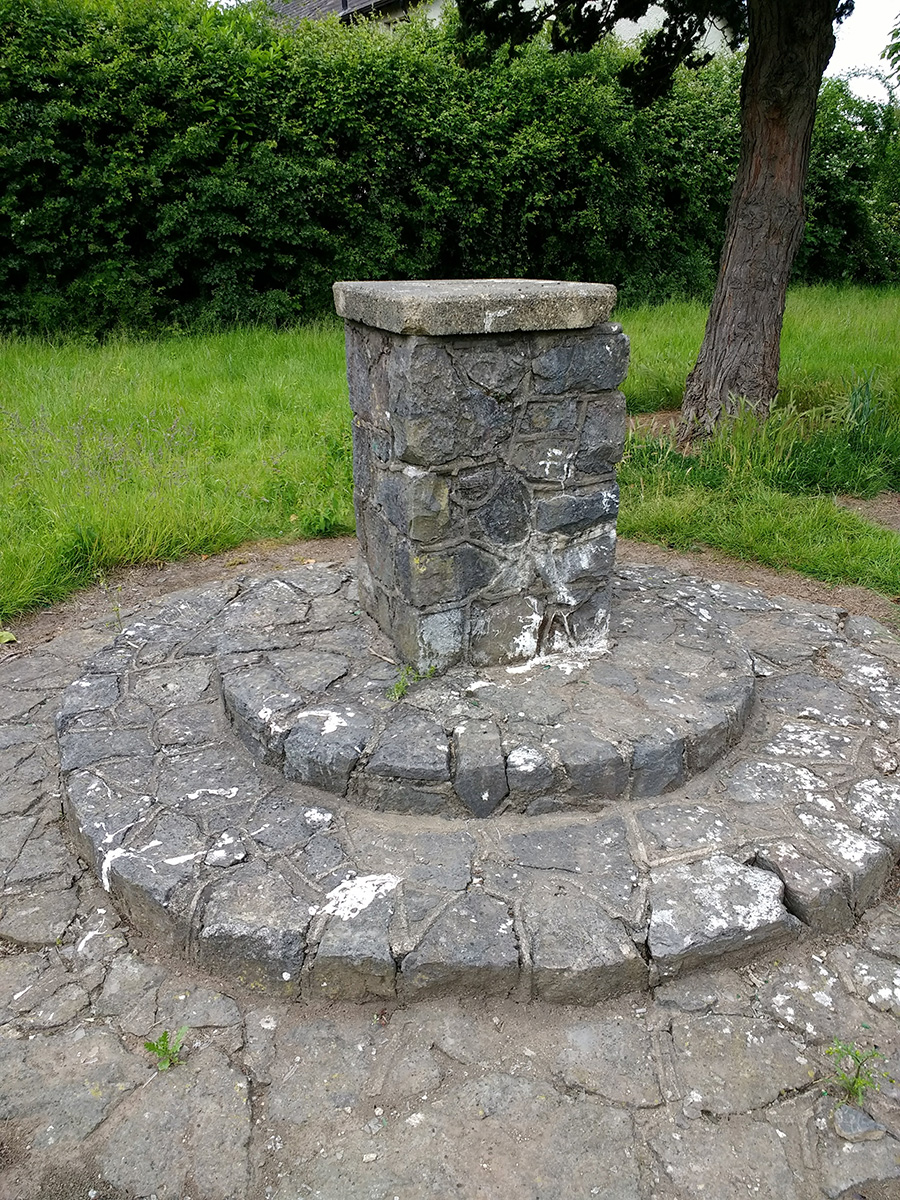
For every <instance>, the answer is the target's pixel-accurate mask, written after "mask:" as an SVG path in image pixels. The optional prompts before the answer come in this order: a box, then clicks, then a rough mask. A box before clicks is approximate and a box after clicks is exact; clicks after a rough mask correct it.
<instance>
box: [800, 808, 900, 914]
mask: <svg viewBox="0 0 900 1200" xmlns="http://www.w3.org/2000/svg"><path fill="white" fill-rule="evenodd" d="M795 812H796V813H797V817H798V819H799V821H800V824H801V825H802V827H803V828H804V829H805V830H806V832H807V834H808V836H809V837H810V838H811V839H812V840H813V842H814V843H815V844H816V846H817V847H818V849H819V850H820V851H821V852H822V853H823V854H825V855H827V856H828V857H830V858H831V859H832V860H833V861H834V862H835V863H840V865H841V868H842V870H843V871H844V874H845V875H846V876H847V878H848V879H849V880H850V895H851V898H852V901H853V907H854V908H855V909H856V911H857V912H858V913H861V912H862V911H863V909H864V908H867V907H868V906H869V905H870V904H871V903H872V901H873V900H874V899H875V897H876V896H877V895H878V893H879V892H880V891H881V889H882V888H883V887H884V885H885V883H886V882H887V878H888V875H890V873H891V868H892V867H893V865H894V855H893V853H892V852H891V851H890V850H889V849H888V848H887V846H884V845H882V843H881V842H876V841H874V840H873V839H872V838H870V837H867V836H866V834H864V833H859V832H858V831H857V830H855V829H851V828H850V826H849V825H845V824H844V822H843V821H836V820H834V819H833V818H832V817H826V816H822V815H821V814H820V813H817V812H814V811H811V810H810V809H809V808H807V807H806V806H804V805H798V806H797V808H796V809H795Z"/></svg>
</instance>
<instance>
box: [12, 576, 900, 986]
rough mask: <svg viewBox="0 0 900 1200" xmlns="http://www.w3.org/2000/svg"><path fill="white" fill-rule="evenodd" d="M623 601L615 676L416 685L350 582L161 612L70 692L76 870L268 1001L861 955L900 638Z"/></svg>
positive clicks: (492, 674)
mask: <svg viewBox="0 0 900 1200" xmlns="http://www.w3.org/2000/svg"><path fill="white" fill-rule="evenodd" d="M614 595H615V597H616V599H615V604H614V607H613V611H612V631H613V641H612V644H611V645H610V647H609V648H608V649H607V651H606V652H605V653H602V654H599V653H597V652H596V651H590V652H587V651H586V652H584V653H583V654H582V656H581V657H580V658H578V657H577V656H575V655H574V654H572V653H569V654H566V655H555V656H550V657H548V658H546V659H542V660H537V661H535V662H534V663H532V664H526V665H525V666H524V667H523V666H515V667H513V668H491V669H487V670H482V671H477V672H476V671H474V670H473V669H469V668H466V669H462V668H454V669H452V670H450V671H448V672H446V673H445V674H443V675H441V676H439V677H438V676H435V677H433V678H424V679H420V678H416V677H414V676H413V677H411V676H410V673H409V672H408V671H407V672H404V671H403V668H402V664H397V663H391V662H390V661H388V659H389V655H388V653H387V651H386V646H385V644H384V641H383V638H382V637H381V635H380V634H379V633H378V631H377V630H376V628H375V626H374V625H373V623H372V622H370V621H369V620H368V619H367V618H366V617H364V616H362V615H361V614H359V613H358V612H357V611H356V610H355V609H354V608H353V604H354V597H355V581H354V577H353V573H352V570H351V569H350V568H337V569H330V568H327V567H323V566H322V565H320V564H316V565H314V566H312V567H309V568H300V569H298V570H295V571H292V572H286V573H284V574H283V575H281V576H278V577H273V578H269V579H250V580H246V581H244V582H242V583H237V584H234V585H232V586H231V587H229V588H228V589H223V588H222V587H221V586H219V585H216V586H213V587H210V588H205V589H198V590H197V591H195V592H188V593H181V594H179V595H177V596H176V597H174V598H169V599H164V600H163V601H161V602H159V603H157V604H155V605H151V606H150V607H149V608H148V609H147V610H145V611H143V612H141V613H139V614H138V615H137V616H136V617H135V618H133V619H132V620H131V621H130V622H129V624H128V626H127V628H126V629H125V630H124V631H123V632H122V633H121V634H119V636H118V637H117V638H116V639H115V640H114V641H113V642H112V643H111V644H110V645H109V646H106V647H104V648H103V649H101V650H100V651H99V653H97V654H95V656H94V657H93V659H92V660H91V662H90V663H89V664H88V667H87V669H86V671H85V672H84V673H83V674H82V675H81V676H80V677H79V678H78V679H76V680H75V682H74V683H73V684H72V685H71V686H70V687H69V688H68V689H67V690H66V691H65V693H64V696H63V701H62V705H61V707H60V709H59V713H58V716H57V734H58V738H59V744H60V765H61V768H62V772H63V781H64V789H65V791H64V805H65V811H66V816H67V821H68V827H69V830H70V832H71V834H72V837H73V839H74V842H75V845H76V847H77V849H78V851H79V853H80V854H82V855H83V857H84V858H85V859H86V860H87V861H88V862H89V863H91V865H92V867H93V869H94V871H95V872H96V875H97V877H98V879H99V881H100V883H101V885H102V887H103V888H104V889H106V890H107V891H108V892H109V894H110V897H111V900H112V902H113V904H114V905H115V906H116V907H117V908H118V910H119V911H120V912H121V913H122V914H123V915H125V916H126V917H127V918H128V919H129V920H130V921H131V922H132V923H133V924H134V925H135V926H136V927H137V928H139V929H141V930H142V931H143V932H144V933H146V934H147V935H148V936H151V937H153V938H154V939H157V940H158V941H160V943H161V944H163V945H165V946H167V947H168V948H171V949H176V950H178V951H179V952H181V953H182V954H183V955H185V957H186V958H187V959H189V960H190V961H192V962H194V963H196V964H198V965H200V966H202V967H204V968H205V969H207V970H210V971H214V972H216V973H219V974H220V975H222V976H223V977H230V978H231V979H234V980H238V981H242V982H243V984H244V985H245V986H248V987H253V988H254V989H262V990H265V991H267V992H269V993H270V994H273V995H296V994H297V993H298V992H299V993H301V994H303V995H306V996H310V997H312V996H324V995H327V996H329V997H330V998H332V999H333V1000H349V999H355V1000H359V999H362V998H364V997H365V996H367V995H368V996H371V997H373V998H382V999H383V998H387V997H391V996H394V995H399V996H413V995H422V996H427V995H433V994H437V993H438V992H441V991H445V990H448V989H449V990H456V991H467V990H471V991H474V992H476V993H478V994H490V995H494V996H501V995H502V996H516V997H519V998H527V997H529V996H534V997H543V998H544V999H548V1000H549V999H554V1000H557V1001H562V1002H567V1003H584V1004H589V1003H593V1002H596V1001H598V1000H602V999H605V998H609V997H612V996H614V995H616V994H620V993H622V992H626V991H628V990H630V989H631V988H633V987H635V986H641V984H642V983H643V982H644V981H645V980H646V979H647V978H649V979H650V981H651V982H653V983H658V982H661V981H663V980H666V979H670V978H673V977H675V976H676V975H678V974H679V973H681V972H684V971H688V970H694V969H696V968H698V967H700V966H704V965H706V964H709V963H712V962H714V961H717V960H719V959H721V958H722V957H723V956H727V957H729V958H730V959H732V960H734V961H736V962H737V961H741V960H746V959H747V958H748V957H751V956H753V955H755V954H757V953H758V952H759V950H760V948H761V947H764V946H765V947H768V948H770V949H772V950H774V949H776V948H777V947H778V946H779V945H782V944H783V943H785V942H786V941H789V940H791V939H792V938H797V937H799V936H801V935H804V934H805V933H808V932H810V931H811V932H837V931H842V930H845V929H848V928H850V927H851V926H852V924H853V922H854V921H855V920H857V919H858V917H859V916H860V915H861V914H862V913H863V912H864V911H865V909H866V908H867V907H868V906H869V905H870V904H871V903H872V902H873V901H874V900H875V899H876V898H877V896H878V895H879V893H880V892H881V891H882V889H883V888H884V886H885V883H886V881H887V878H888V876H889V874H890V872H891V870H892V868H893V865H894V863H895V861H896V859H897V856H898V854H900V790H898V785H897V783H896V782H895V778H896V769H887V768H888V767H889V766H890V763H891V762H892V761H893V759H892V758H891V755H892V752H893V748H894V747H895V746H896V741H897V730H896V718H895V717H894V718H890V717H889V716H888V715H887V714H886V711H885V704H886V701H885V696H889V694H890V687H889V684H888V682H886V680H888V679H889V677H890V672H891V670H893V669H894V668H893V654H894V643H892V642H891V641H883V640H878V638H877V637H875V636H873V635H872V631H871V630H868V629H866V630H864V631H863V633H862V634H860V635H859V640H858V641H854V640H853V637H852V629H851V635H848V632H847V617H846V614H844V613H841V612H839V611H838V610H835V609H831V610H828V609H823V608H822V607H817V606H813V607H812V608H810V609H808V610H807V609H804V608H802V607H799V606H797V605H793V604H791V605H789V604H788V603H787V602H786V601H779V600H772V599H770V598H768V597H765V596H763V595H762V594H761V593H759V592H758V591H756V590H754V589H751V588H740V587H737V586H735V585H728V587H725V586H724V585H716V584H712V585H710V584H705V583H703V582H702V581H700V580H696V579H689V578H681V577H678V576H675V575H673V574H671V573H670V572H666V571H664V570H660V569H653V570H651V569H648V568H636V567H633V568H630V569H627V570H622V571H620V572H619V575H618V578H617V582H616V586H615V588H614ZM323 605H325V606H326V607H322V606H323ZM317 606H318V609H317ZM314 611H318V614H319V616H318V618H317V619H314V620H311V616H310V614H312V613H313V612H314ZM784 638H787V639H788V640H789V643H790V646H791V647H792V654H791V655H788V656H786V654H785V653H783V652H782V651H783V647H784V645H786V644H787V643H786V642H783V640H782V639H784ZM351 646H355V647H356V648H355V650H353V651H351V649H350V647H351ZM341 647H343V649H341ZM773 647H775V648H778V649H777V653H770V652H771V651H772V648H773ZM863 647H864V648H863ZM767 654H768V657H766V655H767ZM873 664H874V665H873ZM873 680H874V682H875V685H876V686H874V687H873V686H872V681H873ZM398 681H399V682H398ZM392 682H393V684H396V686H392ZM23 690H24V689H23ZM229 722H230V723H229ZM232 727H233V728H232ZM11 745H12V746H13V747H15V745H18V743H15V742H12V743H11ZM12 761H16V762H18V761H19V754H16V755H15V756H14V760H12ZM31 822H32V817H31V816H30V815H29V814H28V812H27V811H26V812H25V813H23V814H21V815H19V814H16V815H11V816H10V818H9V819H8V821H7V823H6V825H5V827H4V832H3V839H4V841H3V844H4V845H6V846H7V850H6V853H7V856H8V857H10V858H15V859H16V865H15V867H14V869H13V876H12V877H11V881H12V882H14V880H15V878H16V876H17V874H18V876H19V877H21V878H22V879H24V878H25V877H26V876H27V875H28V873H29V872H31V873H33V872H34V871H35V870H37V869H38V866H37V863H38V862H39V861H40V860H43V859H44V857H45V853H46V851H43V850H41V849H40V846H39V843H35V842H34V841H33V840H32V848H30V849H29V851H28V853H27V854H25V853H20V851H22V848H23V846H24V845H25V843H26V841H27V840H29V839H31V838H32V825H31ZM370 906H371V907H370ZM40 909H41V912H40V918H41V920H42V921H43V925H42V926H41V928H43V929H45V930H46V929H49V928H51V927H54V928H55V927H57V926H59V924H60V923H62V925H63V927H64V925H65V923H67V922H68V920H70V919H71V916H72V912H71V911H69V909H68V908H67V907H66V902H65V901H63V900H61V899H60V900H59V902H58V903H57V906H56V907H55V908H54V906H53V904H52V903H51V901H50V900H49V898H48V897H47V896H45V897H42V899H41V904H40ZM26 916H27V919H28V920H29V921H30V920H35V921H37V919H38V914H37V913H34V914H26ZM16 920H17V918H16V917H14V916H13V917H9V918H8V917H5V916H3V915H2V914H0V934H3V933H5V935H6V936H7V937H8V938H9V939H10V940H13V941H15V940H17V939H18V940H20V941H22V943H23V944H28V941H27V935H26V932H25V930H24V927H23V926H22V925H21V922H20V924H18V925H17V924H16V923H15V922H16ZM54 922H55V923H56V925H55V926H54Z"/></svg>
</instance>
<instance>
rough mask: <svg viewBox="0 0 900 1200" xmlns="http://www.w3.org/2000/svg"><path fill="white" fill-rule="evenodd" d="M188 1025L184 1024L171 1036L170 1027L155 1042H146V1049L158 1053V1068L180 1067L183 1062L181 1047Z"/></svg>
mask: <svg viewBox="0 0 900 1200" xmlns="http://www.w3.org/2000/svg"><path fill="white" fill-rule="evenodd" d="M187 1031H188V1029H187V1025H182V1027H181V1028H180V1029H179V1030H178V1032H177V1033H173V1034H172V1036H171V1037H169V1031H168V1029H164V1030H163V1031H162V1033H161V1034H160V1036H159V1037H158V1038H157V1039H156V1041H155V1042H144V1049H145V1050H149V1051H150V1053H151V1054H155V1055H156V1069H157V1070H158V1071H168V1069H169V1067H179V1066H181V1063H182V1061H183V1060H182V1058H181V1047H182V1045H183V1044H184V1038H185V1035H186V1034H187Z"/></svg>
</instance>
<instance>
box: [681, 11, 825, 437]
mask: <svg viewBox="0 0 900 1200" xmlns="http://www.w3.org/2000/svg"><path fill="white" fill-rule="evenodd" d="M839 7H840V5H839V4H838V3H836V0H750V2H749V5H748V16H749V24H750V40H749V45H748V49H747V61H746V65H745V67H744V74H743V78H742V80H741V157H740V164H739V167H738V174H737V179H736V180H735V184H734V189H733V191H732V195H731V206H730V208H729V212H728V223H727V226H726V232H725V246H724V249H723V251H722V258H721V261H720V264H719V278H718V282H717V284H716V291H715V296H714V298H713V303H712V308H711V310H710V314H709V318H708V320H707V323H706V333H705V335H704V338H703V345H702V346H701V347H700V354H699V356H698V358H697V362H696V365H695V366H694V369H693V370H692V371H691V373H690V375H689V376H688V380H687V384H686V387H685V394H684V400H683V402H682V409H681V423H680V425H679V440H680V441H681V442H682V443H686V442H690V441H691V440H692V439H694V438H696V437H703V436H705V435H707V434H709V433H710V432H711V431H712V429H713V428H714V426H715V425H716V423H717V422H718V421H719V420H720V419H721V418H722V416H723V415H724V414H734V412H735V411H736V409H737V407H738V404H739V403H740V400H744V401H746V403H748V404H749V405H750V406H752V408H753V409H754V410H755V411H756V413H757V414H758V415H759V416H760V417H762V418H764V417H766V416H768V413H769V408H770V406H771V404H772V401H773V400H774V398H775V395H776V393H777V391H778V366H779V359H780V341H781V323H782V319H783V317H784V302H785V293H786V290H787V284H788V278H789V276H790V272H791V266H792V264H793V261H794V256H795V254H796V252H797V248H798V246H799V245H800V239H801V237H802V236H803V224H804V217H805V210H804V204H803V190H804V186H805V183H806V175H807V169H808V166H809V150H810V141H811V138H812V128H813V121H814V119H815V115H816V102H817V100H818V95H819V86H820V84H821V82H822V75H823V73H824V71H825V68H826V66H827V65H828V60H829V59H830V58H831V54H832V51H833V50H834V41H835V39H834V32H833V26H834V20H835V17H836V14H837V11H838V9H839Z"/></svg>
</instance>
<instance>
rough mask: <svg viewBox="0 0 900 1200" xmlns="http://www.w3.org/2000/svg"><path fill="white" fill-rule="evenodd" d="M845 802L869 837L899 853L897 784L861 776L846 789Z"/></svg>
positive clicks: (898, 788) (899, 832)
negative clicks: (860, 778) (847, 792)
mask: <svg viewBox="0 0 900 1200" xmlns="http://www.w3.org/2000/svg"><path fill="white" fill-rule="evenodd" d="M846 805H847V808H848V809H849V810H850V811H851V812H852V813H853V814H854V816H855V817H856V818H857V819H858V820H859V823H860V825H861V826H862V828H863V830H864V831H865V832H866V833H867V834H868V835H869V836H870V837H873V838H875V839H876V840H877V841H879V842H884V844H885V845H886V846H889V847H890V848H891V850H892V851H893V852H894V854H898V853H900V783H892V782H891V781H889V780H887V779H862V780H860V782H859V783H857V784H855V785H854V786H853V787H852V788H851V789H850V794H849V795H848V796H847V800H846Z"/></svg>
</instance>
